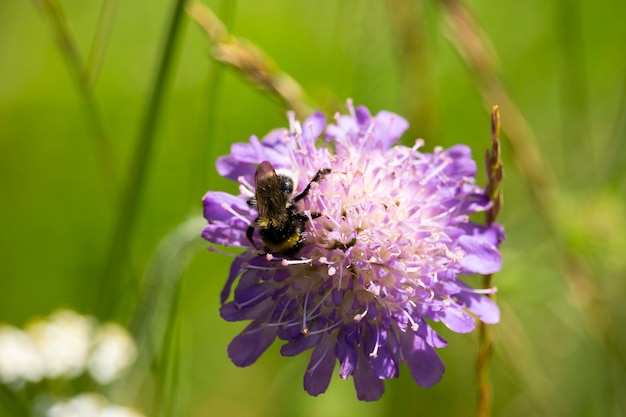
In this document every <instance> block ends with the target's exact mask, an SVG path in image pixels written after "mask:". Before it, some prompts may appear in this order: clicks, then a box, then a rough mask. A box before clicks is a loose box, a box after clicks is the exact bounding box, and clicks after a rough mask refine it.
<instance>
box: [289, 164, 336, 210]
mask: <svg viewBox="0 0 626 417" xmlns="http://www.w3.org/2000/svg"><path fill="white" fill-rule="evenodd" d="M328 174H330V168H323V169H320V170H319V171H317V174H315V176H314V177H313V179H312V180H311V182H310V183H309V184H308V185H307V186H306V188H305V189H304V190H302V192H301V193H300V194H298V195H297V196H295V197H294V198H293V201H300V200H302V199H303V198H304V197H306V196H307V195H308V194H309V190H310V189H311V184H313V183H314V182H318V181H320V180H321V179H322V178H324V177H325V176H326V175H328ZM318 217H319V216H318Z"/></svg>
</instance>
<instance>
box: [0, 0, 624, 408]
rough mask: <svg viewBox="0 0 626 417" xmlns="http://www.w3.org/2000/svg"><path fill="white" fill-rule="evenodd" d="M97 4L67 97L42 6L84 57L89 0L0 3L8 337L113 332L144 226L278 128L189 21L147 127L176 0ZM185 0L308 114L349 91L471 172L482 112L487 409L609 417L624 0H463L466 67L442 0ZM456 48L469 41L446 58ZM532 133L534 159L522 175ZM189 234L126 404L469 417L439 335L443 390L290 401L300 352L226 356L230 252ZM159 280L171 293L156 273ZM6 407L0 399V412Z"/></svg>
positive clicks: (405, 380) (617, 377)
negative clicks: (279, 79) (492, 197)
mask: <svg viewBox="0 0 626 417" xmlns="http://www.w3.org/2000/svg"><path fill="white" fill-rule="evenodd" d="M116 3H117V2H115V1H110V0H109V1H108V2H107V1H105V3H104V7H105V9H104V10H107V9H106V7H111V9H109V10H114V9H116V10H115V14H114V15H113V20H111V22H112V23H111V25H110V26H109V28H110V39H109V42H108V45H107V47H106V48H105V49H103V51H104V52H105V54H104V59H103V61H102V66H101V68H100V71H95V72H92V73H91V74H94V78H93V79H94V80H95V83H94V84H93V86H94V87H93V90H89V91H90V93H87V94H81V88H80V87H79V85H80V82H79V81H78V80H79V79H80V76H78V75H77V73H76V72H75V71H73V70H72V64H71V62H72V61H71V59H72V58H71V54H68V52H67V51H68V49H67V44H66V49H63V48H61V47H60V46H59V45H60V42H59V39H58V37H57V36H58V33H59V32H58V31H57V30H55V26H54V21H55V20H54V17H53V16H52V14H51V12H50V10H51V9H49V8H48V5H49V4H52V5H55V4H56V5H57V6H60V7H61V8H62V10H63V13H64V14H65V19H66V21H67V22H68V25H67V28H68V31H69V32H68V33H70V34H71V36H72V39H73V41H75V43H76V48H77V52H78V55H79V57H78V59H79V60H80V62H82V63H83V64H84V63H85V62H87V61H88V56H89V53H90V50H91V48H92V42H93V39H94V36H95V35H96V34H97V33H98V31H97V29H96V28H97V27H98V20H99V16H100V15H101V13H102V10H103V9H102V7H103V3H102V2H84V1H78V0H62V1H61V2H60V3H56V2H52V3H49V2H46V1H41V2H35V1H30V2H29V1H8V0H3V1H0V225H1V228H0V322H5V323H10V324H13V325H16V326H22V325H24V324H25V323H26V322H28V321H29V320H30V319H32V318H33V317H38V316H39V317H40V316H44V315H47V314H49V313H50V312H51V311H53V310H55V309H57V308H59V307H68V308H72V309H75V310H77V311H78V312H80V313H83V314H91V315H94V316H96V317H98V318H100V319H102V320H105V319H115V320H118V321H121V322H122V323H126V322H128V321H129V320H130V319H131V317H133V312H134V309H135V308H136V307H137V305H139V302H140V301H139V300H140V298H139V297H140V294H141V290H140V289H141V285H142V284H141V283H142V280H143V279H146V274H145V271H146V269H147V268H148V264H149V263H150V261H151V259H154V255H155V252H156V251H157V247H158V245H159V243H160V242H161V241H162V239H164V238H165V236H167V235H168V233H170V232H171V231H172V230H173V229H175V228H176V227H177V226H178V225H180V224H181V223H183V222H184V221H185V220H186V219H188V218H189V217H190V216H193V215H198V214H200V210H201V198H202V196H203V194H204V193H205V192H206V191H207V190H209V189H212V190H224V191H230V192H235V191H236V187H235V184H233V183H228V182H227V181H224V180H222V179H220V178H218V176H217V174H216V173H215V170H214V162H215V158H216V157H217V156H219V155H223V154H226V153H228V152H229V148H230V145H231V144H232V143H233V142H241V141H246V140H247V139H248V137H249V136H250V135H252V134H256V135H259V136H263V135H264V134H265V133H267V132H268V131H269V130H270V129H273V128H275V127H282V126H287V121H286V117H285V112H286V106H285V105H284V103H283V102H282V101H281V100H279V99H278V98H276V97H273V96H272V95H271V94H268V93H267V92H263V91H259V90H258V89H257V88H255V86H254V85H252V84H251V83H250V82H248V81H246V80H245V79H244V77H242V76H241V74H240V73H238V72H236V71H233V70H232V69H231V68H228V67H225V66H223V65H222V64H220V63H217V62H215V61H213V60H211V58H210V49H211V43H210V42H209V40H208V38H207V36H206V34H205V32H203V31H202V30H201V29H200V28H199V27H198V26H197V25H196V24H195V23H194V22H193V21H192V20H190V19H189V17H188V16H187V15H183V16H182V17H181V21H180V26H179V27H178V29H177V33H176V36H175V37H174V41H175V43H174V49H173V54H172V56H171V57H170V58H169V59H168V63H169V68H170V71H169V73H168V76H167V78H166V79H165V82H164V83H163V84H162V85H163V88H164V90H163V93H164V94H163V96H162V100H161V101H159V103H160V107H159V111H158V112H157V113H156V114H155V115H156V117H155V118H154V119H153V120H148V119H147V116H146V114H147V112H148V109H149V108H150V104H151V103H155V102H156V101H155V100H154V99H151V98H150V97H151V95H150V91H151V90H152V88H153V87H152V86H153V85H154V83H155V81H154V80H155V76H156V73H157V68H158V65H159V57H160V56H161V51H162V49H163V46H162V45H163V43H164V39H165V36H166V32H167V27H168V24H169V23H168V22H169V21H170V19H171V14H172V9H173V4H174V3H175V2H168V1H164V0H151V1H147V0H136V1H133V2H119V4H117V7H115V6H116ZM205 4H206V5H208V6H209V7H211V8H212V9H213V10H214V11H215V13H216V14H217V15H218V16H220V17H221V18H222V19H223V20H225V21H226V22H227V24H228V26H229V29H230V31H231V33H232V34H234V35H236V36H238V37H242V38H246V39H248V40H250V41H251V42H253V43H255V44H256V45H257V46H259V47H260V48H262V49H263V50H264V51H265V52H266V53H267V54H268V56H270V57H272V59H273V60H274V61H275V62H276V63H277V65H278V66H280V68H281V69H282V70H283V71H285V72H286V73H288V74H290V75H291V76H292V77H293V78H294V79H295V80H297V81H298V82H299V83H300V84H301V86H302V87H303V88H304V90H305V91H306V92H307V93H308V95H309V97H310V101H311V103H313V104H316V105H317V106H319V107H320V108H321V109H323V110H324V111H326V112H328V114H329V118H330V116H332V114H333V113H334V112H335V111H336V110H342V109H344V108H345V107H344V103H345V100H346V99H347V98H352V99H354V102H355V104H364V105H366V106H368V107H369V108H370V110H372V112H376V111H378V110H381V109H386V110H390V111H394V112H397V113H399V114H401V115H404V116H405V117H407V118H408V119H409V121H410V123H411V128H410V131H409V132H408V134H407V135H405V137H404V139H403V140H404V141H405V143H412V142H413V140H414V139H415V138H416V137H423V138H424V139H425V141H426V150H431V149H432V148H433V147H435V146H444V147H447V146H451V145H453V144H456V143H466V144H468V145H470V146H471V147H472V149H473V150H474V155H475V158H476V159H477V160H478V161H479V166H480V167H481V170H480V171H481V172H480V174H479V176H478V180H479V181H480V183H484V178H485V175H484V169H482V162H481V161H482V158H483V153H484V150H485V149H486V148H487V146H489V111H490V108H491V105H494V104H498V105H500V112H501V114H502V124H503V130H504V132H503V135H502V136H503V159H504V163H505V169H506V179H505V185H504V194H505V205H504V209H503V211H502V213H501V216H500V219H499V221H500V222H501V223H503V224H504V226H505V229H506V231H507V235H508V237H507V240H506V242H505V244H504V246H503V247H502V252H503V257H504V268H503V270H502V272H501V273H499V274H497V275H496V276H495V278H494V280H495V281H494V282H495V285H496V286H497V287H498V289H499V291H498V295H497V299H498V303H499V305H500V307H501V309H502V320H501V323H500V324H499V325H498V326H497V329H496V332H497V342H496V352H495V357H494V359H493V361H492V364H491V369H492V377H493V385H494V395H495V399H494V408H493V410H494V415H496V416H568V417H569V416H626V399H624V395H623V394H624V392H626V334H625V331H624V322H625V319H626V308H624V301H623V298H624V296H625V295H626V279H625V278H626V274H625V273H626V199H625V198H624V197H625V194H626V192H625V189H626V175H625V174H626V165H625V164H624V162H625V159H626V146H625V141H626V25H625V24H624V21H626V3H625V2H623V1H619V0H595V1H591V0H571V1H568V0H560V1H553V2H545V1H538V0H530V1H528V2H514V1H500V2H493V1H484V0H472V1H467V2H465V3H461V4H464V5H465V6H466V7H467V9H468V10H469V11H470V12H471V15H472V16H473V17H474V19H475V22H476V25H477V26H476V27H474V29H475V30H477V31H478V32H479V33H483V35H484V36H483V37H482V40H483V41H484V42H483V45H491V47H487V49H486V50H484V54H485V55H484V56H485V57H490V59H491V60H490V61H487V62H485V61H481V60H480V59H478V61H476V60H475V58H476V55H472V54H471V52H472V51H473V52H477V51H478V52H477V53H478V54H479V55H480V51H481V48H480V47H477V46H476V43H472V42H471V41H472V39H473V38H472V33H474V32H475V31H474V32H472V31H473V30H474V29H472V27H471V26H470V29H467V28H465V27H464V26H463V22H464V21H462V20H455V16H456V17H459V16H463V15H462V13H461V14H459V13H457V12H458V11H459V10H461V9H458V8H457V7H458V5H459V3H457V2H456V1H450V0H448V1H443V0H442V1H424V2H419V1H416V2H406V1H400V0H395V1H391V0H390V1H386V2H381V1H375V0H362V1H356V0H353V1H341V2H340V1H333V0H318V1H316V2H305V1H280V0H265V1H263V2H259V1H251V0H239V1H236V2H234V1H232V2H228V3H223V2H220V1H217V0H216V1H206V2H205ZM57 10H58V9H57ZM100 33H102V32H100ZM104 33H106V31H105V32H104ZM468 41H469V45H470V47H469V48H470V49H469V51H470V54H469V55H468V54H463V53H461V54H460V53H459V49H458V47H460V48H461V50H462V48H463V46H462V45H463V44H464V42H468ZM472 45H473V46H472ZM479 46H480V44H479ZM68 57H69V59H68ZM496 57H497V58H496ZM84 91H87V90H83V92H84ZM85 97H88V98H87V99H86V98H85ZM503 97H504V98H503ZM501 98H503V99H502V101H500V100H499V99H501ZM89 103H91V104H89ZM90 106H91V107H90ZM90 109H91V110H90ZM518 110H519V112H518ZM94 115H95V116H94ZM146 120H148V121H146ZM524 120H525V122H524ZM520 123H521V124H520ZM524 123H527V125H526V124H524ZM147 125H149V126H151V127H153V128H154V135H153V136H150V135H149V134H148V133H146V132H147V131H148V130H149V129H147V128H146V126H147ZM98 126H101V131H99V130H98V129H99V128H98ZM527 126H528V127H529V128H530V129H531V130H528V129H526V127H527ZM99 132H100V133H99ZM99 135H100V136H102V135H103V137H106V140H108V143H109V144H110V151H111V153H110V155H109V156H108V159H107V160H108V161H109V163H110V166H109V168H107V169H108V171H103V170H102V169H101V167H102V166H101V165H99V164H100V162H101V161H102V151H101V148H99V147H98V145H97V143H99V142H97V140H98V139H97V138H98V137H100V136H99ZM146 136H149V137H150V138H152V146H151V147H150V148H149V149H147V150H144V151H143V153H141V152H140V154H141V155H142V156H144V157H145V158H146V159H145V161H146V165H145V169H146V170H145V177H144V180H143V181H142V182H141V184H142V186H141V187H140V193H138V194H137V195H136V197H137V199H136V201H137V206H136V216H135V217H134V218H131V219H129V220H128V221H129V223H128V225H126V227H125V230H128V232H129V233H128V236H127V237H128V239H127V240H124V241H123V242H122V243H119V242H118V243H117V244H113V243H112V242H114V239H115V235H116V232H115V231H116V228H118V229H119V226H116V225H117V224H119V218H120V210H121V207H123V206H121V205H120V201H121V198H122V197H121V196H123V195H124V190H125V189H126V190H127V189H128V184H129V183H132V182H133V181H134V180H135V179H136V178H137V166H138V159H137V157H136V148H137V146H136V144H137V143H138V141H140V140H142V138H144V137H146ZM533 137H534V138H535V140H536V146H537V149H538V150H539V151H540V155H541V157H542V160H543V161H544V164H541V162H540V163H539V165H536V164H535V162H536V161H535V160H534V159H533V155H534V154H533V153H532V150H533V149H535V148H534V146H535V143H534V142H533V140H532V138H533ZM529 152H530V156H529ZM111 173H113V174H111ZM537 196H538V197H537ZM126 209H128V206H126ZM122 214H123V213H122ZM200 231H201V228H199V229H198V230H197V233H198V234H199V233H200ZM118 234H119V232H118ZM122 235H123V233H122ZM116 242H117V241H116ZM112 245H114V246H115V245H117V246H116V248H117V249H115V248H114V250H113V252H112V249H111V248H112ZM205 246H207V245H204V244H202V243H198V242H195V243H193V244H192V245H191V249H190V250H187V251H186V252H185V253H186V254H187V255H189V258H187V259H188V264H186V263H184V265H183V268H182V272H181V275H180V281H179V282H180V283H181V285H180V286H178V287H176V288H177V289H176V290H174V291H173V293H174V299H175V300H176V301H175V302H173V303H172V304H168V302H167V301H166V303H165V304H166V305H172V306H173V312H172V313H171V314H170V315H169V317H170V319H174V320H175V321H174V322H173V323H175V324H174V325H170V326H169V327H167V330H164V328H162V327H158V326H156V327H154V328H152V329H151V330H152V333H153V337H155V338H158V339H163V331H166V332H167V333H166V334H165V338H164V340H165V344H164V347H163V349H162V350H160V351H158V352H157V353H156V361H155V364H154V365H153V366H152V373H151V376H150V377H149V378H147V379H146V380H144V381H143V382H142V384H141V389H140V392H139V395H138V396H137V397H136V403H135V405H136V406H137V407H138V408H139V409H140V410H143V411H144V412H145V413H146V414H147V415H157V412H156V411H155V410H153V409H152V407H157V408H158V407H159V406H158V405H156V406H155V404H158V401H155V398H158V397H159V396H161V394H162V391H161V390H165V391H166V392H169V393H168V394H166V397H167V396H168V395H169V397H168V398H169V400H168V401H169V403H168V404H169V405H168V407H169V409H170V410H174V411H173V412H172V414H171V415H178V414H180V415H189V416H194V417H196V416H197V417H200V416H221V415H230V416H233V417H235V416H347V415H360V416H363V417H366V416H384V415H420V416H433V415H440V416H469V415H473V413H474V408H475V404H476V399H475V397H476V394H475V391H476V383H475V379H474V378H475V376H474V363H475V356H476V351H477V346H478V342H477V340H478V339H477V334H476V333H473V334H469V335H458V334H454V333H452V332H449V331H446V329H443V328H442V329H441V332H442V334H443V335H444V337H445V338H446V339H447V340H448V341H449V346H448V347H447V348H445V349H443V350H440V352H439V353H440V354H441V356H442V358H443V359H444V362H445V363H446V367H447V369H446V373H445V375H444V378H443V380H442V382H441V383H439V384H438V385H436V386H435V387H433V388H430V389H422V388H419V387H417V386H416V384H415V383H414V382H413V381H412V380H411V378H410V375H408V369H406V368H403V369H402V375H401V377H400V378H399V379H398V380H393V381H387V382H386V384H385V385H386V394H385V395H384V397H383V399H382V400H380V401H379V402H377V403H373V404H369V403H360V402H358V401H357V400H356V395H355V393H354V388H353V386H352V381H342V380H340V379H339V378H338V377H335V378H334V379H333V382H332V383H331V386H330V388H329V390H328V391H327V393H325V394H324V395H322V396H320V397H318V398H312V397H309V396H308V395H307V394H306V393H305V392H304V390H303V389H302V377H303V373H304V370H305V368H306V364H307V362H308V354H303V355H300V356H298V357H295V358H283V357H281V356H280V354H279V352H278V345H275V346H273V347H272V348H271V349H270V350H269V351H268V352H267V353H266V354H264V355H263V356H262V357H261V359H260V360H259V361H258V362H257V363H256V364H254V365H253V366H251V367H249V368H245V369H240V368H237V367H235V366H234V365H233V364H232V363H231V362H230V360H229V359H228V357H227V355H226V347H227V345H228V343H229V342H230V340H231V339H232V338H233V337H234V336H235V335H236V334H237V333H238V332H239V331H241V329H242V328H243V327H244V324H243V323H225V322H223V321H222V320H221V318H220V317H219V313H218V308H219V292H220V290H221V288H222V286H223V283H224V281H225V279H226V277H227V272H228V267H229V263H230V261H231V258H229V257H226V256H222V255H218V254H215V253H208V252H206V251H205V250H204V249H203V248H204V247H205ZM116 250H117V252H116ZM111 253H113V254H114V255H113V261H111V260H110V258H111V257H112V255H111ZM112 265H113V266H112ZM163 268H164V267H157V270H158V271H163V270H164V269H163ZM168 273H169V272H168ZM174 275H176V274H174ZM176 276H178V275H176ZM479 279H480V278H479V277H469V278H468V279H467V282H469V283H470V284H472V285H476V286H478V285H479V283H480V281H479ZM163 292H164V293H165V294H166V298H167V297H168V294H169V295H171V294H172V290H171V288H169V287H168V286H166V285H164V286H163ZM103 305H104V306H105V307H103ZM108 307H111V308H108ZM159 311H167V310H159ZM168 314H169V313H168ZM166 316H167V314H166ZM156 329H158V331H157V330H156ZM3 413H4V414H3ZM7 413H8V411H7V410H4V409H3V406H2V404H1V403H0V415H10V414H7Z"/></svg>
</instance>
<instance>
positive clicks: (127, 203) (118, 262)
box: [100, 0, 186, 317]
mask: <svg viewBox="0 0 626 417" xmlns="http://www.w3.org/2000/svg"><path fill="white" fill-rule="evenodd" d="M185 1H186V0H174V4H173V7H172V12H171V15H170V17H169V25H168V28H167V33H166V35H165V40H164V43H163V48H162V50H161V55H160V57H159V60H158V64H157V72H156V75H155V78H154V82H153V84H152V88H151V90H150V97H149V99H148V103H147V107H146V111H145V115H144V118H143V123H142V125H141V129H140V131H139V137H138V138H137V144H136V148H135V151H134V154H133V158H132V163H131V172H130V174H129V181H128V183H127V184H126V188H125V190H124V194H123V196H122V199H121V202H120V207H119V211H118V220H117V224H116V226H115V231H114V235H113V239H112V240H111V247H110V248H109V258H108V262H107V265H106V268H105V274H104V279H103V291H102V292H101V293H100V303H101V309H100V310H101V311H100V313H101V314H102V315H103V316H105V317H106V316H108V315H110V314H111V310H112V307H113V303H112V302H113V300H115V299H117V298H119V297H116V296H115V295H116V292H115V290H116V289H119V284H118V281H119V280H120V276H121V275H122V271H123V269H124V267H125V266H126V263H127V261H128V259H127V257H128V250H129V246H130V238H131V236H132V234H133V231H134V226H135V223H136V222H135V219H136V217H137V212H138V208H139V202H140V200H141V196H142V195H143V189H144V187H145V182H146V173H147V171H148V163H149V161H150V157H151V156H152V149H153V145H154V136H155V129H156V126H157V122H158V116H159V110H160V109H161V104H162V101H163V94H164V92H165V84H166V81H167V78H168V75H169V72H170V70H171V68H172V61H173V56H174V46H175V40H176V36H177V35H178V32H179V29H180V26H181V22H182V16H183V9H184V5H185Z"/></svg>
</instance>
